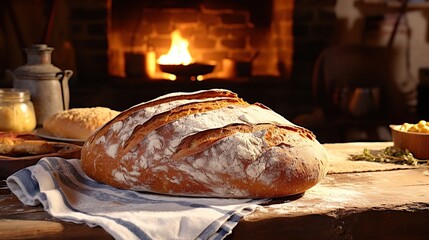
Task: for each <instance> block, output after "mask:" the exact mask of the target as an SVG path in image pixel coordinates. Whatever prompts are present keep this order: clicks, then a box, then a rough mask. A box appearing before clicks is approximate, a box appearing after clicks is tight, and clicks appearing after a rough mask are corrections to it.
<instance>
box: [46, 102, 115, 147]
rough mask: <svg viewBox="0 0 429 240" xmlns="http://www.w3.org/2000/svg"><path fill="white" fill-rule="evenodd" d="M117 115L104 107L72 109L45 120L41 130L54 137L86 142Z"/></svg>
mask: <svg viewBox="0 0 429 240" xmlns="http://www.w3.org/2000/svg"><path fill="white" fill-rule="evenodd" d="M118 114H119V112H118V111H114V110H111V109H109V108H105V107H92V108H72V109H69V110H66V111H62V112H59V113H56V114H54V115H51V116H49V117H48V118H46V119H45V121H43V128H44V129H46V130H47V131H48V132H49V133H51V134H52V135H54V136H56V137H62V138H70V139H81V140H86V139H87V138H88V137H89V135H91V134H92V133H94V132H95V130H97V129H98V128H99V127H101V126H102V125H103V124H105V123H106V122H108V121H110V120H111V119H112V118H114V117H115V116H116V115H118Z"/></svg>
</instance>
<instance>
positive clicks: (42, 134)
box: [34, 128, 85, 143]
mask: <svg viewBox="0 0 429 240" xmlns="http://www.w3.org/2000/svg"><path fill="white" fill-rule="evenodd" d="M34 134H36V135H37V136H39V137H41V138H46V139H49V140H56V141H62V142H75V143H84V142H85V140H84V139H76V138H62V137H56V136H54V135H52V134H51V133H50V132H48V131H47V130H46V129H44V128H36V129H34Z"/></svg>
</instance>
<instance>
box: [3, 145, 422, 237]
mask: <svg viewBox="0 0 429 240" xmlns="http://www.w3.org/2000/svg"><path fill="white" fill-rule="evenodd" d="M335 147H336V146H335ZM339 147H344V146H339ZM338 152H341V151H340V150H338ZM335 153H336V152H335ZM14 238H15V239H36V238H43V239H86V238H95V239H112V237H111V236H110V235H109V234H107V233H106V232H105V231H104V230H103V229H102V228H100V227H94V228H91V227H88V226H86V225H84V224H74V223H68V222H63V221H60V220H57V219H54V218H53V217H51V216H50V215H49V214H48V213H46V212H45V211H44V210H43V207H42V206H37V207H29V206H24V205H23V204H22V203H21V202H20V201H19V200H18V199H17V198H16V197H15V196H14V195H13V194H12V193H11V192H10V190H9V189H8V188H7V186H6V185H5V182H4V181H2V182H1V183H0V239H14ZM228 239H429V170H428V168H427V167H420V168H412V169H409V168H405V169H397V168H392V169H388V168H385V167H384V166H383V169H382V170H374V169H372V170H371V171H360V172H334V173H331V174H329V175H328V176H327V177H326V178H325V179H324V180H323V181H322V182H321V183H319V184H318V185H316V186H315V187H313V188H311V189H310V190H308V191H307V192H306V193H305V194H303V195H300V196H293V197H289V198H283V199H275V200H273V202H271V203H270V204H267V205H265V206H263V207H261V208H260V209H258V210H257V211H255V212H254V213H252V214H250V215H247V216H246V217H244V218H243V219H242V220H241V221H240V222H239V224H238V225H237V226H236V227H235V228H234V230H233V233H232V234H231V235H230V236H228Z"/></svg>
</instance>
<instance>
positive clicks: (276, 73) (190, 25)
mask: <svg viewBox="0 0 429 240" xmlns="http://www.w3.org/2000/svg"><path fill="white" fill-rule="evenodd" d="M290 2H291V1H284V0H282V1H278V0H270V1H264V0H258V1H251V2H249V1H244V0H238V1H233V2H231V1H227V0H220V1H215V0H193V1H174V0H149V1H132V0H121V1H119V0H112V2H111V4H110V6H109V7H108V12H109V13H108V18H109V19H108V33H107V35H108V36H107V37H108V43H109V44H108V72H109V75H110V76H113V77H117V78H123V79H127V80H129V79H130V78H132V79H134V80H137V81H138V79H140V80H143V81H144V80H160V79H161V80H174V79H176V78H178V76H175V75H174V74H172V73H171V71H170V72H168V71H167V72H165V70H164V71H163V68H162V66H160V64H159V61H160V58H161V57H162V56H163V55H165V54H167V53H169V52H171V50H172V49H171V47H172V46H173V45H172V44H173V43H174V41H176V40H177V39H174V36H177V34H179V35H180V36H181V37H183V40H184V41H186V47H187V50H188V52H187V53H186V54H183V51H182V52H180V55H181V57H182V58H183V57H185V55H186V56H187V57H188V58H190V59H191V60H188V61H187V62H185V63H179V64H177V63H173V64H175V65H178V66H171V67H172V68H174V70H175V71H177V72H186V74H185V77H184V78H186V79H187V78H190V80H204V79H227V80H248V79H249V78H251V77H253V76H269V77H272V78H278V79H280V80H285V79H288V77H289V75H290V69H291V65H292V54H293V37H292V27H291V26H292V18H291V16H292V11H293V3H290ZM288 16H289V17H288ZM191 63H193V64H194V63H195V64H196V65H195V64H194V66H192V65H189V64H191ZM181 65H182V66H181ZM285 69H287V71H285ZM170 70H171V69H170ZM189 71H190V72H189ZM196 71H197V72H196ZM198 71H200V72H198ZM201 71H202V72H201ZM181 77H183V76H179V79H180V78H181Z"/></svg>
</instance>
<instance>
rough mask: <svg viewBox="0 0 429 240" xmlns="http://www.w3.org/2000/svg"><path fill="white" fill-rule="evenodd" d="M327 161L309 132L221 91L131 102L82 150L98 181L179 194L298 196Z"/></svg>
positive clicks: (85, 164) (84, 163)
mask: <svg viewBox="0 0 429 240" xmlns="http://www.w3.org/2000/svg"><path fill="white" fill-rule="evenodd" d="M326 161H327V155H326V152H325V150H324V148H323V146H322V145H321V144H320V143H318V142H317V140H316V138H315V136H314V135H313V133H311V132H310V131H309V130H307V129H304V128H302V127H299V126H296V125H295V124H293V123H291V122H290V121H288V120H287V119H285V118H284V117H283V116H281V115H279V114H277V113H276V112H274V111H272V110H271V109H269V108H267V107H265V106H263V105H260V104H249V103H247V102H245V101H244V100H243V99H240V98H238V96H237V95H236V94H235V93H233V92H231V91H228V90H222V89H212V90H202V91H198V92H192V93H172V94H168V95H164V96H161V97H159V98H156V99H154V100H152V101H148V102H145V103H142V104H139V105H136V106H133V107H131V108H129V109H127V110H126V111H123V112H122V113H121V114H119V115H118V116H117V117H115V118H114V119H113V120H112V121H110V122H109V123H108V124H106V125H104V126H103V127H102V128H101V129H100V130H98V131H97V132H96V133H95V134H94V135H93V136H91V137H90V139H88V141H87V142H86V143H85V145H84V146H83V149H82V166H83V168H84V170H85V171H86V172H87V174H88V175H89V176H90V177H92V178H94V179H95V180H97V181H100V182H104V183H106V184H110V185H112V186H115V187H118V188H124V189H131V190H136V191H149V192H154V193H162V194H172V195H181V196H206V197H234V198H260V197H280V196H287V195H291V194H298V193H301V192H303V191H305V190H307V189H308V188H310V187H312V186H314V185H315V184H317V182H319V181H320V180H321V179H322V178H323V177H324V175H325V174H326V171H327V163H326Z"/></svg>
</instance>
